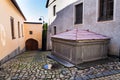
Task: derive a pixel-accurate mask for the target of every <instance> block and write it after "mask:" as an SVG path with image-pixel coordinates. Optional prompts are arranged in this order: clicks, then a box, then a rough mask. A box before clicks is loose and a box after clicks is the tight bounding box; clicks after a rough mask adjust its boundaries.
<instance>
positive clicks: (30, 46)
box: [25, 39, 38, 50]
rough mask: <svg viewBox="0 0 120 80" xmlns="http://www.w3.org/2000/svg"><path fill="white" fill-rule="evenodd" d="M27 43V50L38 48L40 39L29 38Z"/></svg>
mask: <svg viewBox="0 0 120 80" xmlns="http://www.w3.org/2000/svg"><path fill="white" fill-rule="evenodd" d="M25 45H26V50H38V41H36V40H34V39H28V40H27V41H26V43H25Z"/></svg>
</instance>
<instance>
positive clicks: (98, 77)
mask: <svg viewBox="0 0 120 80" xmlns="http://www.w3.org/2000/svg"><path fill="white" fill-rule="evenodd" d="M48 54H50V51H45V52H42V51H31V52H24V53H22V54H20V55H18V56H16V57H15V58H13V59H11V60H9V61H8V62H6V63H4V64H3V65H2V66H1V68H2V69H1V71H0V80H120V62H118V61H114V62H108V63H105V64H99V65H96V66H89V67H87V68H85V69H78V68H76V67H72V68H67V67H64V66H63V65H61V64H59V63H57V62H56V61H53V60H51V59H48V58H47V57H46V56H47V55H48ZM45 64H54V65H56V67H55V68H52V69H51V70H46V69H43V66H44V65H45Z"/></svg>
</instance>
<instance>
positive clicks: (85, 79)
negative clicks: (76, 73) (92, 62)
mask: <svg viewBox="0 0 120 80" xmlns="http://www.w3.org/2000/svg"><path fill="white" fill-rule="evenodd" d="M82 78H83V80H89V79H90V78H89V77H88V76H83V77H82Z"/></svg>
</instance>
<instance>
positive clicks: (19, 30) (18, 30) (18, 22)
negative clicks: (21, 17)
mask: <svg viewBox="0 0 120 80" xmlns="http://www.w3.org/2000/svg"><path fill="white" fill-rule="evenodd" d="M18 37H19V38H20V22H18Z"/></svg>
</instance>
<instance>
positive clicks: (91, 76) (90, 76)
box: [88, 75, 96, 79]
mask: <svg viewBox="0 0 120 80" xmlns="http://www.w3.org/2000/svg"><path fill="white" fill-rule="evenodd" d="M88 77H89V78H90V79H93V78H96V77H95V75H88Z"/></svg>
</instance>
